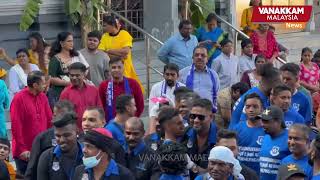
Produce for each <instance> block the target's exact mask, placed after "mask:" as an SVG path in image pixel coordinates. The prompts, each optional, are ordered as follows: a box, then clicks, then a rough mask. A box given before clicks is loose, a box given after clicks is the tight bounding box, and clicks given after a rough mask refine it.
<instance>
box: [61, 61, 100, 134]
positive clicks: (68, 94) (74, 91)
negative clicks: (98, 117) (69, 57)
mask: <svg viewBox="0 0 320 180" xmlns="http://www.w3.org/2000/svg"><path fill="white" fill-rule="evenodd" d="M68 70H69V77H70V81H71V85H69V86H67V87H66V88H65V89H64V90H63V91H62V93H61V95H60V100H63V99H66V100H68V101H70V102H72V103H73V104H74V107H75V108H74V110H75V112H76V113H77V118H78V120H77V126H78V128H79V129H82V125H81V123H82V115H83V113H84V111H85V110H86V109H87V108H88V107H102V106H101V101H100V97H99V91H98V89H97V88H96V87H95V86H92V85H89V84H87V83H85V82H84V79H85V74H86V66H85V65H84V64H82V63H81V62H75V63H73V64H71V65H70V66H69V67H68Z"/></svg>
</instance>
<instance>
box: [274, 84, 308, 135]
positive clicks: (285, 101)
mask: <svg viewBox="0 0 320 180" xmlns="http://www.w3.org/2000/svg"><path fill="white" fill-rule="evenodd" d="M291 97H292V92H291V89H290V88H289V87H288V86H286V85H278V86H276V87H275V88H273V89H272V93H271V96H270V101H271V104H272V105H275V106H278V107H279V108H281V109H282V111H283V112H284V122H285V125H286V127H287V129H288V128H290V126H291V125H293V124H296V123H301V124H305V121H304V119H303V117H302V116H301V115H300V114H299V113H298V112H297V111H295V110H294V109H292V108H291V107H290V106H291Z"/></svg>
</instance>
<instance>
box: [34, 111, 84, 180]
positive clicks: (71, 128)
mask: <svg viewBox="0 0 320 180" xmlns="http://www.w3.org/2000/svg"><path fill="white" fill-rule="evenodd" d="M76 123H77V117H76V114H75V113H73V112H71V113H64V114H62V115H61V116H58V117H56V118H55V120H54V121H53V126H54V134H55V137H56V140H57V144H58V145H57V146H55V147H52V148H50V149H48V150H46V151H45V152H43V153H42V154H41V156H40V159H39V164H38V171H37V179H39V180H51V179H52V180H63V179H72V178H73V177H74V171H75V168H76V167H77V166H78V165H80V164H82V157H83V154H82V150H81V149H82V147H81V145H80V144H79V143H78V142H77V124H76Z"/></svg>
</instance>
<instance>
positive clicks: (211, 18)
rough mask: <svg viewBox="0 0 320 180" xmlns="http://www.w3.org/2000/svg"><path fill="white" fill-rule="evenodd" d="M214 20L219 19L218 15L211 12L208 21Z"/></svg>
mask: <svg viewBox="0 0 320 180" xmlns="http://www.w3.org/2000/svg"><path fill="white" fill-rule="evenodd" d="M212 20H216V21H218V18H217V16H216V15H215V14H214V13H209V14H208V16H207V18H206V23H209V22H211V21H212Z"/></svg>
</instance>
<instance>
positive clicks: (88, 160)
mask: <svg viewBox="0 0 320 180" xmlns="http://www.w3.org/2000/svg"><path fill="white" fill-rule="evenodd" d="M83 139H84V142H83V144H84V148H83V154H84V157H83V165H80V166H78V167H77V168H76V171H75V176H74V179H73V180H95V179H108V180H118V179H121V180H122V179H124V180H134V179H135V178H134V175H133V174H132V173H131V172H130V171H129V170H128V169H127V168H125V167H124V166H122V165H120V164H117V163H116V162H115V160H113V159H112V158H111V155H110V153H111V152H110V151H111V150H110V147H111V146H112V141H110V140H111V138H110V137H109V134H108V132H107V131H106V129H104V128H96V129H92V130H89V131H87V132H86V133H85V134H84V138H83Z"/></svg>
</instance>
